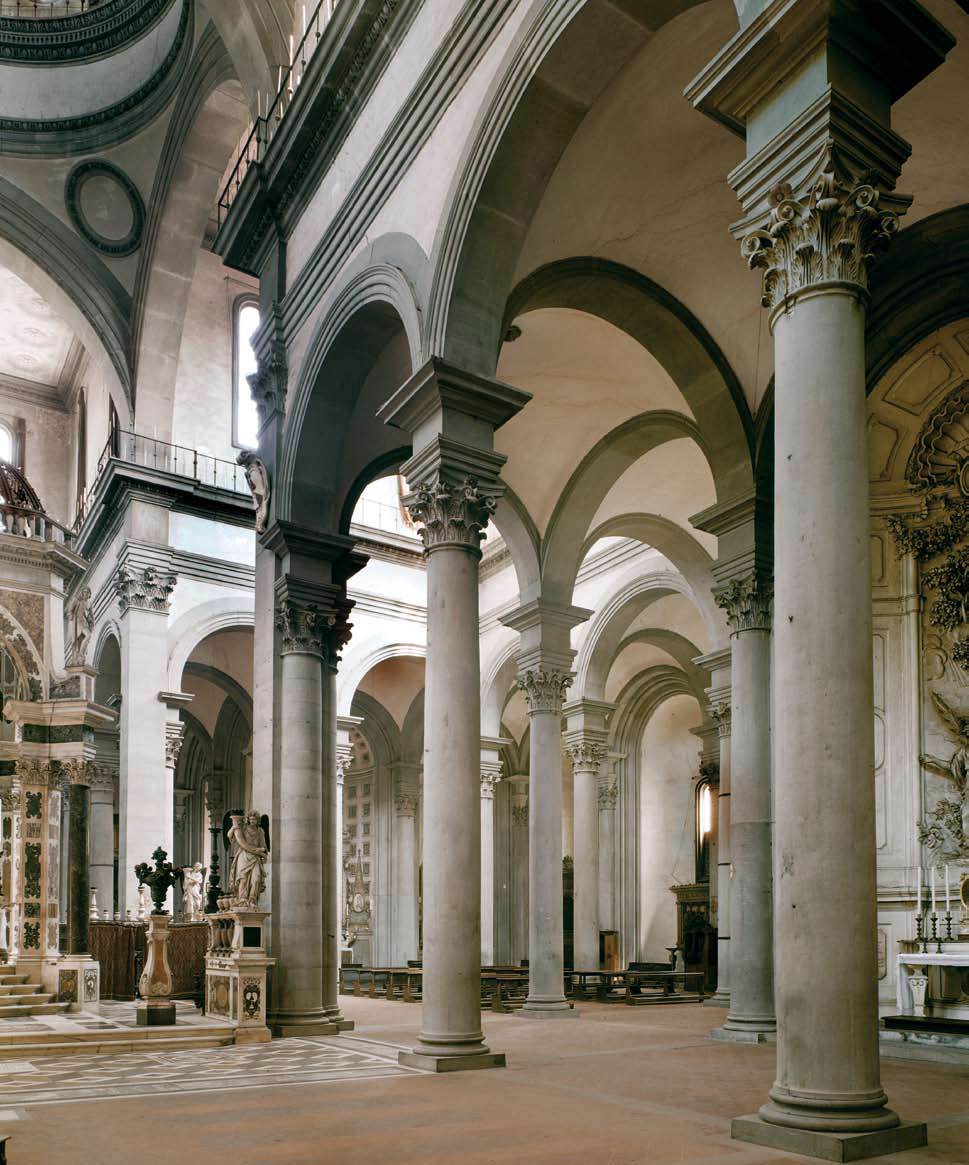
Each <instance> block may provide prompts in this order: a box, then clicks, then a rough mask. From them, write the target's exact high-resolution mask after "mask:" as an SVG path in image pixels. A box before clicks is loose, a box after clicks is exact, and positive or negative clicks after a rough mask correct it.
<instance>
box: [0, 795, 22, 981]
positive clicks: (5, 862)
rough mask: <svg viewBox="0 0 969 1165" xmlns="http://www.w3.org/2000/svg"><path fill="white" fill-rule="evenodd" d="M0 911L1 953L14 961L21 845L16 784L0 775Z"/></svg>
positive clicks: (18, 913) (17, 925)
mask: <svg viewBox="0 0 969 1165" xmlns="http://www.w3.org/2000/svg"><path fill="white" fill-rule="evenodd" d="M0 805H2V817H0V912H2V913H3V918H4V924H5V927H6V934H5V936H4V940H3V950H5V951H6V953H7V958H8V960H9V961H10V962H16V960H17V954H18V950H19V944H20V855H21V845H22V827H21V811H22V808H21V790H20V781H19V780H18V779H17V778H16V777H14V776H10V775H3V776H0Z"/></svg>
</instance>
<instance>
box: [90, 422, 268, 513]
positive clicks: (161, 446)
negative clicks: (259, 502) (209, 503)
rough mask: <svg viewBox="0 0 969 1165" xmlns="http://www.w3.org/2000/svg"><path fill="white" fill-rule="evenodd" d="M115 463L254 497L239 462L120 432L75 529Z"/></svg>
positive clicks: (108, 449)
mask: <svg viewBox="0 0 969 1165" xmlns="http://www.w3.org/2000/svg"><path fill="white" fill-rule="evenodd" d="M111 461H122V462H124V463H125V464H127V465H139V466H141V467H142V468H143V469H156V470H160V471H161V472H162V473H171V474H175V475H176V476H178V477H187V478H190V479H191V480H192V481H197V482H198V483H199V484H200V485H207V486H211V487H212V488H213V489H224V490H228V491H229V492H230V493H237V494H244V495H245V496H247V497H248V496H250V490H249V485H248V482H247V481H246V474H245V470H244V469H243V468H242V466H241V465H239V464H238V463H237V462H235V461H225V460H224V459H223V458H221V457H213V456H212V455H211V454H209V453H200V452H199V451H198V449H192V448H190V447H189V446H187V445H173V444H171V442H169V441H159V440H158V438H157V437H144V436H142V435H141V434H140V433H133V432H129V431H128V430H126V429H119V430H116V431H115V432H114V433H112V434H111V436H110V437H109V438H108V441H107V444H106V445H105V447H104V449H103V451H102V453H101V456H100V457H99V458H98V466H97V471H96V474H95V478H94V483H93V485H92V486H91V488H90V489H89V490H88V491H87V493H86V494H85V495H84V497H83V498H82V499H81V501H80V503H79V505H78V509H77V516H76V518H75V520H74V529H75V530H77V529H78V528H79V527H80V525H81V523H82V522H83V521H84V518H85V516H86V514H87V511H88V509H89V507H90V504H91V498H92V497H93V496H94V492H95V490H96V489H97V485H98V482H99V481H100V479H101V475H102V474H103V473H104V471H105V470H106V469H107V467H108V465H109V463H110V462H111Z"/></svg>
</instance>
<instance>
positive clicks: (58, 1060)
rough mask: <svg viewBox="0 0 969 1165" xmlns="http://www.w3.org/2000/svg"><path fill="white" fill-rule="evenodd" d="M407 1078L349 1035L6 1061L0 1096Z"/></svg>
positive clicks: (376, 1048)
mask: <svg viewBox="0 0 969 1165" xmlns="http://www.w3.org/2000/svg"><path fill="white" fill-rule="evenodd" d="M412 1074H415V1073H414V1072H413V1070H412V1069H409V1068H401V1067H400V1066H399V1065H398V1064H397V1062H396V1050H395V1049H393V1048H390V1047H387V1048H382V1046H381V1045H369V1044H366V1043H360V1042H358V1041H354V1040H352V1039H349V1038H347V1037H333V1038H326V1039H322V1038H321V1039H316V1040H313V1039H288V1040H277V1041H274V1042H273V1043H271V1044H255V1045H251V1046H248V1047H245V1046H243V1047H229V1048H202V1049H198V1048H197V1049H193V1050H186V1051H179V1052H129V1053H125V1054H123V1055H118V1056H105V1055H89V1056H88V1055H82V1054H73V1055H69V1056H50V1057H46V1056H45V1057H38V1058H37V1059H36V1060H32V1061H31V1060H7V1061H2V1062H0V1094H2V1095H3V1098H4V1103H6V1104H9V1105H16V1106H25V1105H31V1104H49V1103H54V1102H58V1101H66V1100H103V1099H108V1098H124V1097H135V1096H152V1095H157V1094H159V1093H173V1092H193V1093H198V1092H205V1091H212V1090H215V1091H221V1090H225V1089H236V1088H260V1089H262V1088H266V1087H269V1086H276V1085H285V1084H326V1083H330V1082H336V1081H341V1080H359V1079H375V1078H377V1077H384V1076H406V1075H412ZM416 1074H417V1075H420V1073H416Z"/></svg>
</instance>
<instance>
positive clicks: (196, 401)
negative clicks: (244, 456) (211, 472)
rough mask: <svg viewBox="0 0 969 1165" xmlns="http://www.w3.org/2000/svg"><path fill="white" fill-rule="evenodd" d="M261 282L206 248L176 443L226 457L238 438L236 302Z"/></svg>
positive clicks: (185, 332) (186, 329) (196, 284)
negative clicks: (234, 432)
mask: <svg viewBox="0 0 969 1165" xmlns="http://www.w3.org/2000/svg"><path fill="white" fill-rule="evenodd" d="M254 290H255V283H254V281H252V280H246V279H244V278H241V277H239V276H238V275H237V274H236V273H235V272H233V271H230V270H229V269H228V268H227V267H223V265H222V263H221V261H220V259H219V258H218V256H217V255H214V254H212V252H211V251H205V250H200V251H199V253H198V258H197V261H196V264H195V273H194V275H193V277H192V287H191V291H190V292H189V297H188V306H187V308H186V312H185V324H184V326H183V328H182V342H181V347H180V349H179V355H178V372H177V374H176V380H175V402H174V416H173V422H172V441H173V443H174V444H176V445H184V446H186V447H187V448H189V449H197V450H198V451H199V452H200V453H208V454H210V455H211V456H213V457H218V458H221V459H222V460H223V461H235V459H236V456H237V454H238V448H237V447H236V446H235V445H233V442H232V422H233V417H232V409H233V384H232V375H233V339H234V337H233V330H234V328H233V305H234V303H235V301H236V299H237V298H238V297H239V296H240V295H244V294H245V293H246V292H252V291H254Z"/></svg>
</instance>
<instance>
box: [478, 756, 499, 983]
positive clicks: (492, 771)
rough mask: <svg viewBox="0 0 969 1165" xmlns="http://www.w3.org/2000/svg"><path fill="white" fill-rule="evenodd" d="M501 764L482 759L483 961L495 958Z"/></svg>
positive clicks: (485, 963)
mask: <svg viewBox="0 0 969 1165" xmlns="http://www.w3.org/2000/svg"><path fill="white" fill-rule="evenodd" d="M500 780H501V764H500V762H499V763H497V764H489V763H488V762H486V761H482V762H481V965H482V966H483V967H491V966H494V962H495V784H496V783H497V782H498V781H500Z"/></svg>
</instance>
